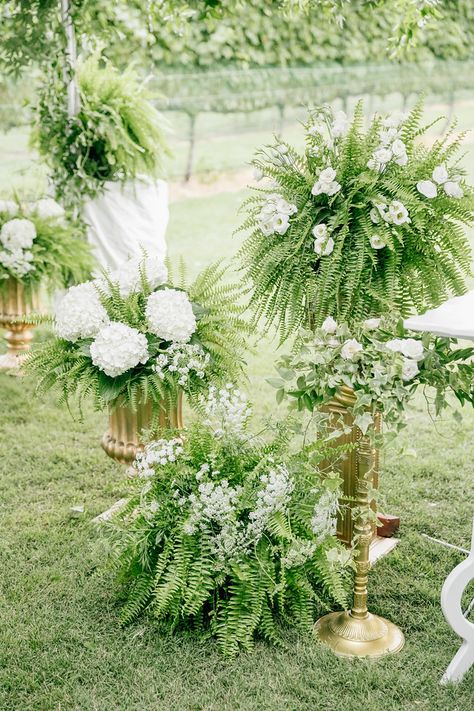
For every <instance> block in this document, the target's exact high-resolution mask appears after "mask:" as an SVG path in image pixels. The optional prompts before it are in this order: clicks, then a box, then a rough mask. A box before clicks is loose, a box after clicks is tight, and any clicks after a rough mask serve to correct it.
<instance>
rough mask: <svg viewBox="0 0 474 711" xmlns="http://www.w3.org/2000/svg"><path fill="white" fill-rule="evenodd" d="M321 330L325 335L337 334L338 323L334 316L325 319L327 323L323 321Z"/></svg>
mask: <svg viewBox="0 0 474 711" xmlns="http://www.w3.org/2000/svg"><path fill="white" fill-rule="evenodd" d="M321 329H322V330H323V331H324V333H336V331H337V323H336V321H335V320H334V319H333V318H332V316H328V317H327V319H325V321H323V325H322V326H321Z"/></svg>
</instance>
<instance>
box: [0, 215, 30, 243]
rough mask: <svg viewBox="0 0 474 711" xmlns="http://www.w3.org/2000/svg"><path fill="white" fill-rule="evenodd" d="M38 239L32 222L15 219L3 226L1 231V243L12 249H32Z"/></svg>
mask: <svg viewBox="0 0 474 711" xmlns="http://www.w3.org/2000/svg"><path fill="white" fill-rule="evenodd" d="M35 237H36V227H35V226H34V224H33V223H32V222H31V221H30V220H23V219H20V218H18V217H15V218H14V219H13V220H9V221H8V222H5V223H4V224H3V227H2V229H1V231H0V242H2V243H3V245H4V246H5V247H6V248H7V249H10V250H11V251H13V250H15V249H30V247H32V246H33V241H34V239H35Z"/></svg>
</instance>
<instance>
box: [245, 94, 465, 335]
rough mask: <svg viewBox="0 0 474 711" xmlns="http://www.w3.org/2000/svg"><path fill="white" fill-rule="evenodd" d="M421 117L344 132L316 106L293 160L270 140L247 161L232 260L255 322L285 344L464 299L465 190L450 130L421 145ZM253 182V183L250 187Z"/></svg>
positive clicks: (357, 117) (290, 151)
mask: <svg viewBox="0 0 474 711" xmlns="http://www.w3.org/2000/svg"><path fill="white" fill-rule="evenodd" d="M422 114H423V106H422V104H421V103H419V104H417V105H416V106H415V108H414V109H413V110H412V111H411V112H410V113H409V114H408V115H394V114H392V115H390V116H378V115H376V116H375V117H373V118H372V119H371V120H370V121H369V122H367V127H365V124H366V122H365V120H364V113H363V107H362V104H361V103H359V105H358V106H357V108H356V110H355V114H354V117H353V119H352V121H350V120H349V119H348V117H347V116H346V114H345V113H344V112H342V111H338V112H333V111H332V109H331V108H329V107H327V106H323V107H320V108H316V109H314V110H312V111H311V112H310V113H309V116H308V119H307V122H306V123H305V124H304V131H305V141H306V148H305V151H304V153H302V154H300V153H298V152H297V151H296V150H295V149H294V148H293V147H292V146H291V145H289V144H287V143H286V142H284V141H281V140H276V141H275V143H274V144H273V145H270V146H267V147H265V148H263V149H261V150H259V151H258V152H257V154H256V156H255V158H254V160H253V165H254V168H255V172H254V175H255V178H256V179H257V181H259V185H257V186H256V187H255V188H254V194H253V195H252V196H251V197H250V198H249V199H248V200H247V202H246V207H247V209H248V218H247V220H246V221H245V223H244V224H243V227H242V228H243V229H245V230H250V235H249V236H248V238H247V239H246V241H245V243H244V246H243V248H242V250H241V253H240V257H241V260H242V264H243V269H244V271H245V272H246V274H247V276H248V278H249V280H250V282H251V284H252V288H253V295H252V301H251V303H252V306H253V308H254V310H255V313H256V316H257V317H265V318H266V319H267V321H268V322H269V323H270V324H271V323H276V324H278V325H279V327H280V330H281V336H282V338H286V337H287V336H288V335H290V334H291V333H293V332H295V331H296V329H297V328H298V327H299V326H301V325H302V324H303V323H306V324H307V323H308V321H309V322H311V323H312V324H314V325H317V326H318V325H319V326H320V325H321V324H322V322H323V321H324V320H325V318H326V317H327V316H332V317H334V318H336V319H337V320H338V321H340V322H345V321H347V322H351V321H361V320H363V319H364V318H369V317H377V316H380V315H382V314H383V313H386V312H387V311H396V312H398V313H401V314H402V316H404V315H408V314H409V313H411V312H412V311H413V310H417V311H423V310H426V308H428V307H431V306H436V305H439V304H440V303H441V302H442V301H443V300H444V299H445V298H446V297H448V296H449V295H451V294H460V293H463V292H464V291H465V283H464V280H465V276H466V275H467V274H469V273H470V266H471V252H470V247H469V243H468V240H467V238H466V235H465V227H466V226H467V225H471V224H472V209H473V191H472V188H471V187H469V186H468V185H467V184H466V182H465V171H464V170H463V168H462V167H461V165H460V162H459V158H458V152H459V148H460V143H461V141H462V136H457V135H455V134H454V127H452V128H451V130H450V131H449V132H448V134H447V135H444V136H443V137H442V138H439V139H437V140H436V141H434V143H433V144H432V145H429V142H428V140H425V139H426V133H427V130H428V128H429V126H423V125H422V124H421V122H422ZM260 181H261V182H260Z"/></svg>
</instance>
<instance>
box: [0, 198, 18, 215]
mask: <svg viewBox="0 0 474 711" xmlns="http://www.w3.org/2000/svg"><path fill="white" fill-rule="evenodd" d="M0 212H3V213H4V214H5V215H8V216H9V217H15V215H17V214H18V205H17V204H16V202H14V201H13V200H0Z"/></svg>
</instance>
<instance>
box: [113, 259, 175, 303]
mask: <svg viewBox="0 0 474 711" xmlns="http://www.w3.org/2000/svg"><path fill="white" fill-rule="evenodd" d="M141 272H142V273H143V274H144V275H145V276H146V279H147V281H148V283H149V285H150V287H151V289H156V287H157V286H160V285H161V284H164V283H166V281H167V279H168V270H167V268H166V266H165V265H164V263H163V260H162V259H161V258H160V257H145V258H143V257H133V258H132V259H129V260H128V261H127V262H124V263H123V264H122V266H121V267H120V268H119V269H117V270H116V271H115V272H112V273H111V274H110V280H111V281H113V282H116V283H117V284H118V285H119V290H120V295H121V296H123V297H126V296H129V295H130V294H133V293H135V292H136V291H141ZM101 286H102V287H103V289H104V290H105V291H107V289H108V285H107V284H106V283H105V282H104V281H101Z"/></svg>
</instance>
